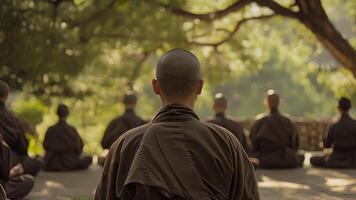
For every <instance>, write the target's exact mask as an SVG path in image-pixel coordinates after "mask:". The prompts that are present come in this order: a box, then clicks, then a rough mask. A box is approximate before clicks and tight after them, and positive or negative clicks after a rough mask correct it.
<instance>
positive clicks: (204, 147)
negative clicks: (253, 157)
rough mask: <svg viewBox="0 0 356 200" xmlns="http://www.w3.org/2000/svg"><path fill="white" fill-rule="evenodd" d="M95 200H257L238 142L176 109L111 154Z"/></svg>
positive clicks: (127, 136) (120, 143)
mask: <svg viewBox="0 0 356 200" xmlns="http://www.w3.org/2000/svg"><path fill="white" fill-rule="evenodd" d="M95 199H96V200H115V199H116V200H117V199H120V200H128V199H141V200H145V199H152V200H153V199H155V200H160V199H174V200H182V199H184V200H208V199H209V200H211V199H229V200H238V199H241V200H255V199H259V194H258V189H257V182H256V179H255V174H254V169H253V166H252V164H251V163H250V162H249V160H248V157H247V155H246V153H245V152H244V151H243V149H242V147H241V145H240V143H239V142H238V140H237V138H236V137H235V136H234V135H233V134H232V133H231V132H229V131H228V130H226V129H224V128H222V127H220V126H217V125H215V124H211V123H206V122H202V121H200V120H199V118H198V117H197V115H196V114H195V113H194V112H193V111H192V110H191V109H189V108H187V107H185V106H183V105H180V104H171V105H168V106H165V107H164V108H162V109H161V110H160V111H159V112H158V114H157V115H156V116H155V118H154V119H153V121H152V122H151V123H149V124H146V125H143V126H140V127H138V128H135V129H132V130H130V131H128V132H127V133H125V134H124V135H122V136H121V137H120V138H119V139H118V140H117V141H116V142H115V143H114V144H113V145H112V147H111V148H110V151H109V154H108V157H107V160H106V162H105V166H104V170H103V174H102V179H101V182H100V184H99V185H98V187H97V191H96V195H95Z"/></svg>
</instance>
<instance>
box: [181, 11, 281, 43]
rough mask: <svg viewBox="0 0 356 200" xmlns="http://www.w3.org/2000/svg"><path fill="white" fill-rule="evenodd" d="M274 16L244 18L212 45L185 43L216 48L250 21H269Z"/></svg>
mask: <svg viewBox="0 0 356 200" xmlns="http://www.w3.org/2000/svg"><path fill="white" fill-rule="evenodd" d="M274 16H276V15H275V14H271V15H261V16H257V17H250V18H245V19H242V20H240V21H238V22H237V23H236V25H235V27H234V29H233V30H232V31H231V32H230V33H229V35H228V36H227V37H226V38H224V39H222V40H220V41H218V42H213V43H205V42H196V41H186V42H187V43H188V44H192V45H198V46H212V47H218V46H220V45H222V44H223V43H225V42H227V41H229V40H230V39H231V38H232V37H233V36H234V35H235V33H236V32H237V31H238V30H239V28H240V27H241V26H242V25H243V24H245V23H246V22H249V21H251V20H257V19H269V18H271V17H274Z"/></svg>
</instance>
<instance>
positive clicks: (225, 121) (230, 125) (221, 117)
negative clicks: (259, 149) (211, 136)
mask: <svg viewBox="0 0 356 200" xmlns="http://www.w3.org/2000/svg"><path fill="white" fill-rule="evenodd" d="M207 122H209V123H213V124H216V125H219V126H221V127H224V128H226V129H227V130H229V131H230V132H231V133H232V134H234V135H235V136H236V137H237V139H238V140H239V142H240V144H241V145H242V147H243V148H244V150H245V152H246V153H247V155H249V154H250V148H249V146H248V144H247V139H246V135H245V133H244V129H243V128H242V126H241V125H240V124H239V123H237V122H236V121H234V120H231V119H229V118H227V117H226V116H225V114H224V113H216V114H215V117H213V118H211V119H208V120H207Z"/></svg>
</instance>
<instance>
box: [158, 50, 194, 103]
mask: <svg viewBox="0 0 356 200" xmlns="http://www.w3.org/2000/svg"><path fill="white" fill-rule="evenodd" d="M156 79H157V81H158V83H159V86H160V88H161V89H162V91H163V92H164V94H165V95H167V96H187V95H190V94H192V93H194V91H195V90H196V88H197V86H198V82H199V81H200V80H201V73H200V63H199V60H198V58H197V57H196V56H195V55H194V54H193V53H191V52H190V51H187V50H184V49H172V50H170V51H168V52H167V53H165V54H164V55H163V56H162V57H161V58H160V59H159V61H158V64H157V68H156Z"/></svg>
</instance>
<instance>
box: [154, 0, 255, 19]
mask: <svg viewBox="0 0 356 200" xmlns="http://www.w3.org/2000/svg"><path fill="white" fill-rule="evenodd" d="M251 2H252V0H239V1H236V2H235V3H233V4H232V5H230V6H228V7H226V8H225V9H223V10H218V11H215V12H210V13H204V14H196V13H192V12H189V11H186V10H183V9H181V8H172V7H169V6H168V5H166V4H163V3H160V6H162V7H164V8H166V9H167V10H169V11H171V12H172V13H174V14H177V15H180V16H183V17H188V18H193V19H200V20H203V21H212V20H215V19H220V18H223V17H225V16H226V15H228V14H230V13H232V12H235V11H238V10H241V9H243V8H244V7H245V6H246V5H248V4H250V3H251Z"/></svg>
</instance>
